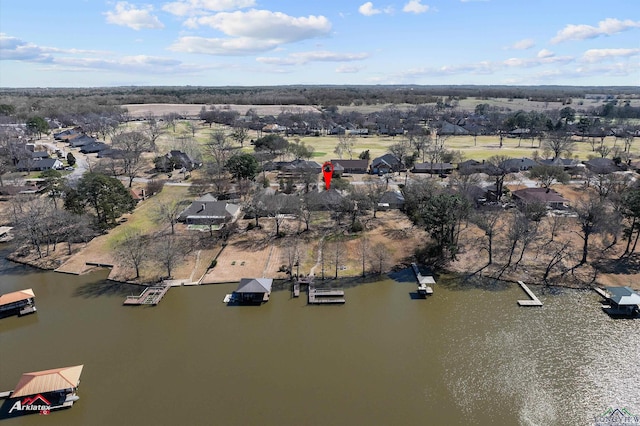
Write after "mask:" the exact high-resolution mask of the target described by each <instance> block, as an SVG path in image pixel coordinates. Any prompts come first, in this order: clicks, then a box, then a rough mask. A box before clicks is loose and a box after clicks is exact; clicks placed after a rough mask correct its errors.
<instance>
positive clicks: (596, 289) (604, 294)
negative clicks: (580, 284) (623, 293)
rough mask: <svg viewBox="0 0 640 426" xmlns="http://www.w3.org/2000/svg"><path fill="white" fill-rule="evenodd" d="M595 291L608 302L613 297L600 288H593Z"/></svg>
mask: <svg viewBox="0 0 640 426" xmlns="http://www.w3.org/2000/svg"><path fill="white" fill-rule="evenodd" d="M593 290H594V291H595V292H596V293H598V294H599V295H600V296H602V297H604V298H605V299H606V300H609V298H610V297H611V295H610V294H609V293H607V292H606V291H604V290H603V289H601V288H600V287H593Z"/></svg>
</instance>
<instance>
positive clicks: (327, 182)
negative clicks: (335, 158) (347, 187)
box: [322, 161, 333, 191]
mask: <svg viewBox="0 0 640 426" xmlns="http://www.w3.org/2000/svg"><path fill="white" fill-rule="evenodd" d="M322 174H323V175H324V186H325V187H326V188H327V191H328V190H329V188H330V187H331V178H332V177H333V164H332V163H331V161H327V162H326V163H324V164H323V165H322Z"/></svg>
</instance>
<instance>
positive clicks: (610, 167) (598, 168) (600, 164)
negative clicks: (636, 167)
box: [584, 158, 621, 175]
mask: <svg viewBox="0 0 640 426" xmlns="http://www.w3.org/2000/svg"><path fill="white" fill-rule="evenodd" d="M584 165H585V166H586V167H587V169H589V171H591V172H593V173H596V174H599V175H600V174H603V175H606V174H609V173H613V172H617V171H620V170H621V169H620V167H618V165H617V164H616V163H615V162H614V161H613V160H611V159H609V158H592V159H591V160H589V161H585V162H584Z"/></svg>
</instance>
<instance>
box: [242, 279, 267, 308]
mask: <svg viewBox="0 0 640 426" xmlns="http://www.w3.org/2000/svg"><path fill="white" fill-rule="evenodd" d="M272 285H273V280H272V279H271V278H242V279H241V280H240V284H238V288H237V289H236V291H234V295H235V296H236V297H235V299H236V300H239V301H240V302H241V303H257V304H261V303H262V302H268V301H269V296H270V295H271V287H272Z"/></svg>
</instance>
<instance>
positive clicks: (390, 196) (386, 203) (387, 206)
mask: <svg viewBox="0 0 640 426" xmlns="http://www.w3.org/2000/svg"><path fill="white" fill-rule="evenodd" d="M391 209H398V210H402V209H404V196H403V195H402V193H400V192H399V191H387V192H385V193H384V194H382V197H380V200H379V201H378V210H391Z"/></svg>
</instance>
